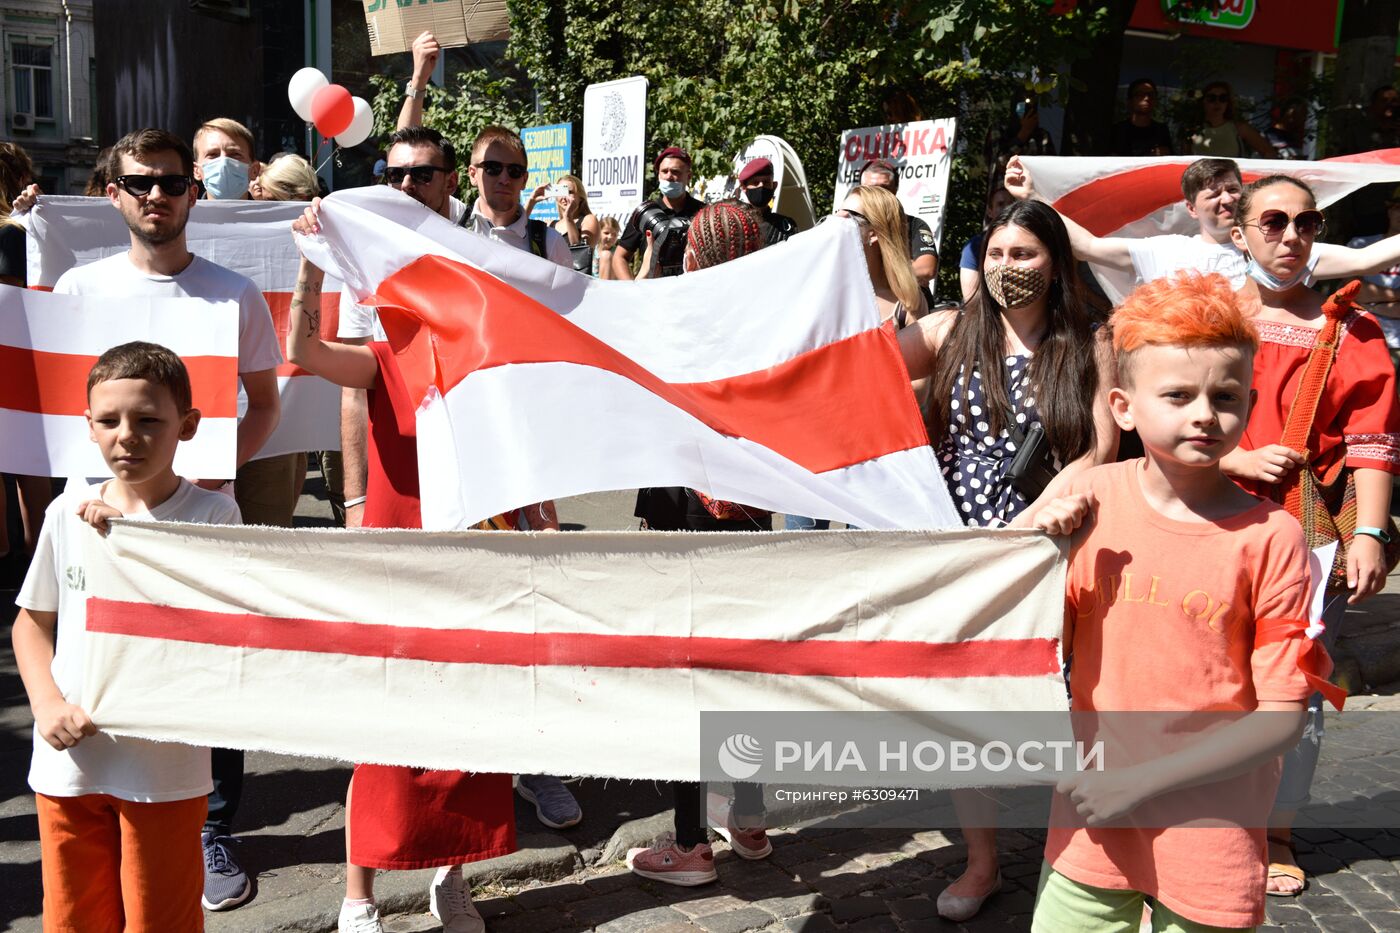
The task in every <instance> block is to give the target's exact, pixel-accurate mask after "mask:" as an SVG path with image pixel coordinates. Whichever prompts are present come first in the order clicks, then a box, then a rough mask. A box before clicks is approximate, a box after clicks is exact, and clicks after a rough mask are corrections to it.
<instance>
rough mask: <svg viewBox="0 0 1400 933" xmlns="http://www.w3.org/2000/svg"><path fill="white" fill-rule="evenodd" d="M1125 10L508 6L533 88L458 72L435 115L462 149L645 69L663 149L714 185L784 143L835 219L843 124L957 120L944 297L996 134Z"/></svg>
mask: <svg viewBox="0 0 1400 933" xmlns="http://www.w3.org/2000/svg"><path fill="white" fill-rule="evenodd" d="M1122 2H1124V0H1098V2H1094V0H1086V2H1081V3H1080V4H1078V7H1077V8H1076V9H1075V10H1074V11H1073V12H1071V13H1069V14H1068V15H1052V14H1051V13H1050V12H1049V4H1048V0H1044V2H1042V0H905V2H877V0H723V2H721V0H676V2H673V3H670V4H668V5H660V6H658V5H655V4H645V3H641V4H638V3H618V2H615V0H509V2H508V4H507V6H508V8H509V10H510V14H511V29H512V36H511V41H510V48H509V57H510V59H511V60H512V62H513V63H514V64H515V65H516V66H518V67H519V69H520V72H521V73H522V75H523V76H524V77H523V80H522V81H521V82H519V83H516V82H514V81H512V80H511V79H509V78H507V79H500V78H496V79H491V78H489V77H488V76H487V75H486V74H485V73H484V72H472V73H468V74H464V75H460V76H459V77H458V82H457V86H456V87H455V88H453V92H452V93H451V94H448V95H435V96H434V97H432V98H430V105H429V108H428V110H427V112H426V114H425V122H426V123H428V124H429V125H431V126H435V127H437V128H438V129H440V130H442V131H444V132H446V133H448V134H449V135H450V136H452V137H454V139H458V140H461V139H468V140H469V139H470V137H471V136H472V135H473V134H474V132H475V128H477V127H479V126H481V125H482V123H484V122H486V121H488V120H490V121H494V120H500V121H502V122H507V123H510V124H512V125H516V126H520V125H529V124H535V123H551V122H569V121H572V122H574V123H575V124H578V123H579V121H581V119H582V116H583V91H584V88H586V87H587V86H588V85H589V84H592V83H595V82H598V81H607V80H612V79H614V78H621V77H627V76H629V75H644V76H645V77H646V78H647V80H648V81H649V83H650V90H649V94H648V99H647V108H648V114H647V123H648V135H649V146H648V148H649V149H650V150H651V151H656V150H658V149H660V148H661V147H663V146H665V145H673V144H674V145H680V146H684V147H686V148H687V149H688V150H689V151H690V152H691V154H692V156H693V157H694V158H695V170H696V174H697V176H700V177H706V176H709V175H714V174H724V173H726V172H727V171H728V170H729V166H730V164H731V161H730V160H731V159H732V158H733V155H734V153H735V152H736V151H738V149H740V148H741V147H742V146H743V145H745V144H746V143H747V142H748V141H749V140H750V139H752V138H753V137H754V136H755V135H758V134H761V133H771V134H774V135H776V136H780V137H782V138H783V139H785V140H787V142H788V143H789V144H791V145H792V147H793V148H794V149H795V150H796V151H797V154H798V156H799V157H800V158H801V159H802V163H803V166H804V167H805V169H806V171H807V179H808V182H809V183H810V184H811V186H812V196H813V200H814V203H815V204H816V205H817V209H818V210H819V211H821V210H823V209H824V208H826V206H827V205H829V204H830V203H831V193H832V186H833V182H834V176H835V168H836V150H837V145H838V141H839V137H840V133H841V131H842V130H844V129H847V128H850V127H857V126H868V125H873V124H880V123H886V122H899V121H902V120H912V119H923V118H937V117H945V116H957V117H958V118H959V136H960V138H961V140H962V144H961V147H960V150H959V152H958V156H957V158H956V159H955V170H954V174H953V178H952V180H951V183H950V186H949V201H950V209H949V213H948V215H947V217H946V221H945V232H944V236H943V244H944V250H943V252H944V256H945V257H951V258H952V261H945V262H943V263H942V264H941V265H942V267H943V269H944V275H945V278H944V289H943V293H944V294H956V292H955V291H952V292H950V291H949V288H953V287H955V286H954V285H953V283H955V282H956V279H957V270H956V266H957V263H956V257H957V251H958V250H959V249H960V248H961V246H962V243H963V242H964V241H965V240H966V239H967V238H968V237H969V236H970V235H971V234H972V233H973V232H975V230H976V229H977V227H978V226H979V225H980V222H981V215H982V209H983V196H984V194H985V191H986V180H985V177H984V172H983V170H982V166H981V159H982V149H983V141H984V139H985V137H986V133H987V130H988V128H989V126H990V125H991V124H992V123H993V122H996V123H998V124H999V123H1000V121H1001V120H1003V119H1004V118H1005V115H1006V113H1007V111H1008V108H1009V104H1008V101H1010V100H1012V99H1013V98H1014V97H1015V96H1016V95H1020V94H1023V93H1024V92H1025V91H1026V90H1028V89H1029V90H1032V91H1033V92H1035V93H1038V94H1041V95H1044V96H1045V97H1047V98H1048V97H1049V96H1052V95H1061V96H1062V95H1065V94H1067V93H1068V92H1069V90H1070V88H1069V87H1068V84H1067V79H1066V77H1065V72H1066V71H1067V68H1066V67H1065V66H1066V65H1067V63H1069V62H1071V61H1073V60H1074V59H1075V58H1076V57H1077V56H1079V55H1081V54H1084V52H1085V51H1086V50H1087V49H1089V48H1090V46H1091V45H1092V41H1091V40H1092V38H1093V37H1094V36H1095V35H1096V32H1097V31H1098V30H1100V29H1102V27H1103V24H1104V23H1105V22H1107V18H1106V16H1105V14H1106V13H1107V12H1108V8H1109V7H1111V6H1114V5H1115V4H1117V5H1121V3H1122ZM527 82H528V83H529V85H530V86H531V87H532V88H533V90H534V92H535V94H536V95H538V106H539V112H538V113H536V112H535V103H536V101H535V100H532V99H531V98H530V96H529V95H528V94H526V93H524V91H523V89H524V86H525V84H526V83H527ZM398 95H399V90H398V87H397V86H392V87H388V86H386V88H385V93H383V94H381V95H380V96H379V97H378V98H377V99H376V101H375V108H376V115H377V117H378V118H379V123H378V127H379V128H380V129H384V128H386V127H387V128H392V125H393V120H394V116H395V115H396V113H397V109H398V105H399V103H400V102H401V100H402V98H401V97H399V96H398Z"/></svg>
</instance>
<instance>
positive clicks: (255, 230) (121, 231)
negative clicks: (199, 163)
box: [28, 195, 340, 460]
mask: <svg viewBox="0 0 1400 933" xmlns="http://www.w3.org/2000/svg"><path fill="white" fill-rule="evenodd" d="M305 209H306V205H305V204H302V203H300V202H297V201H197V202H195V206H194V208H193V209H192V210H191V211H190V221H189V225H188V226H187V227H186V228H185V237H186V241H187V242H188V244H189V248H190V251H191V252H192V253H194V254H195V255H197V256H201V257H203V258H205V259H207V260H209V261H210V262H213V263H217V264H218V265H221V266H223V267H225V268H227V269H232V270H233V271H234V272H237V273H239V274H240V275H244V276H247V277H248V278H250V279H252V280H253V282H254V283H256V284H257V286H258V288H259V289H260V290H261V291H262V293H263V297H264V298H266V299H267V303H268V307H269V308H270V309H271V311H272V321H273V324H274V325H275V327H276V329H277V335H278V337H279V338H280V339H281V340H283V341H285V340H286V336H287V312H288V309H289V307H290V303H291V295H292V286H293V285H295V284H296V280H297V266H298V264H299V263H300V261H301V254H300V253H298V252H297V248H296V244H295V243H294V242H293V240H292V234H291V226H292V221H293V220H295V219H296V218H297V217H299V216H300V215H301V213H302V211H303V210H305ZM28 224H29V237H28V260H29V262H28V266H29V285H30V287H32V288H39V289H51V288H53V286H54V284H55V283H56V282H57V281H58V278H59V276H61V275H62V274H63V273H64V272H67V271H68V270H69V269H71V268H72V267H74V266H81V265H86V264H88V263H90V262H93V261H95V260H98V259H102V258H104V257H107V256H110V255H112V254H114V253H121V252H125V251H126V250H127V249H128V248H129V247H130V245H131V237H130V234H129V233H128V231H127V228H126V224H125V223H124V222H123V221H122V217H121V214H120V213H119V212H118V211H117V210H116V209H115V208H113V207H112V205H111V202H109V201H108V200H107V199H106V198H80V197H68V196H58V197H55V196H51V195H44V196H43V197H41V198H40V199H39V202H38V204H36V205H35V207H34V210H33V211H31V212H30V213H29V215H28ZM324 292H325V294H324V300H323V303H322V306H321V330H322V333H323V334H324V335H325V337H326V339H327V340H334V339H335V335H336V326H337V322H338V320H339V315H340V295H339V292H340V283H339V282H336V281H332V280H328V281H327V282H326V286H325V290H324ZM139 336H140V338H141V339H147V340H154V341H155V342H157V343H163V342H164V341H163V340H161V339H160V335H159V334H157V333H148V334H143V335H139ZM132 339H136V338H135V337H133V338H132ZM104 349H105V348H104ZM284 350H285V347H284ZM277 385H278V388H279V390H280V393H281V397H282V417H281V420H280V421H279V422H278V424H277V429H276V430H275V431H273V432H272V436H271V437H269V438H268V439H267V442H266V443H265V444H263V447H262V449H261V450H260V451H258V453H257V455H256V456H255V457H254V458H253V459H255V460H257V459H262V458H264V457H275V456H279V455H281V454H289V453H297V452H299V451H306V450H339V449H340V390H339V388H338V387H336V386H333V385H331V384H330V383H328V382H326V381H325V380H324V379H322V378H320V377H319V376H312V375H310V374H309V373H306V372H305V371H304V370H301V369H299V368H298V367H296V366H292V365H290V364H284V365H282V366H279V367H277ZM246 406H247V400H246V398H244V397H243V393H242V392H241V391H240V392H239V412H240V413H241V412H242V411H243V409H244V408H245V407H246Z"/></svg>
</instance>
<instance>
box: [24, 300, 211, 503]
mask: <svg viewBox="0 0 1400 933" xmlns="http://www.w3.org/2000/svg"><path fill="white" fill-rule="evenodd" d="M192 306H198V307H192ZM152 339H156V340H158V342H159V343H161V344H163V345H165V346H167V347H169V348H170V349H171V350H173V351H174V352H175V353H177V354H178V355H179V356H180V357H181V359H183V360H184V361H185V367H186V368H187V369H188V370H189V373H190V388H191V390H192V391H193V396H194V407H195V408H198V409H199V411H200V414H201V415H202V416H203V417H202V418H201V420H200V422H199V430H198V431H197V432H196V434H195V436H194V438H193V439H192V440H189V441H185V442H183V443H181V444H180V446H179V448H178V450H177V452H176V454H175V470H176V472H177V473H180V474H181V475H182V476H232V475H233V474H232V473H231V472H230V471H231V470H232V469H233V464H234V459H235V455H236V453H237V447H236V445H237V432H238V306H237V305H235V304H234V303H233V302H228V301H225V302H218V303H212V304H211V303H210V302H204V301H200V300H199V299H197V298H134V299H128V300H125V301H122V302H112V301H111V300H109V299H105V298H91V297H80V296H76V295H50V294H45V293H43V292H36V291H26V290H25V289H21V288H12V287H10V286H8V285H0V438H3V439H4V443H2V444H0V472H3V473H18V474H21V475H25V476H107V475H109V474H110V472H111V470H110V468H109V467H108V466H107V464H106V463H105V462H103V460H102V454H101V453H100V452H99V451H98V449H97V445H96V444H94V443H93V442H92V440H91V439H90V438H89V437H88V425H87V419H86V418H84V417H83V412H84V411H85V410H86V409H87V407H88V406H87V375H88V370H89V369H91V368H92V364H93V363H95V362H97V358H98V357H99V356H101V355H102V354H103V353H104V352H106V351H107V350H109V349H110V348H112V347H115V346H118V345H119V344H123V343H128V342H130V341H132V340H152Z"/></svg>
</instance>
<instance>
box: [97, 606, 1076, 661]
mask: <svg viewBox="0 0 1400 933" xmlns="http://www.w3.org/2000/svg"><path fill="white" fill-rule="evenodd" d="M87 627H88V631H89V632H98V633H103V634H108V635H129V636H135V637H138V638H160V639H165V640H168V641H183V642H192V643H194V644H200V645H220V646H223V647H227V648H248V649H253V650H273V651H307V652H311V653H314V654H345V655H352V656H354V657H362V658H398V659H402V660H409V661H430V662H437V663H445V664H497V665H503V666H507V667H531V666H540V667H632V668H642V669H680V670H686V669H691V670H715V671H745V672H748V673H754V674H775V675H789V676H800V677H899V678H908V677H918V678H962V677H1040V676H1045V675H1054V674H1058V673H1059V672H1060V661H1059V656H1058V652H1057V642H1056V640H1055V639H1053V638H1017V639H1002V640H990V641H958V642H946V643H944V642H921V641H844V640H843V641H835V640H822V639H809V640H806V641H773V640H768V639H759V638H696V637H689V638H682V637H672V636H664V635H594V634H581V633H577V632H546V633H541V634H533V633H521V632H491V631H483V630H480V629H436V628H415V627H410V626H397V625H373V624H368V623H364V622H326V621H323V620H317V619H281V618H272V617H269V616H261V615H253V614H234V613H222V612H208V611H205V610H200V609H180V608H176V607H173V606H154V605H151V604H149V603H137V602H125V601H121V600H111V599H100V598H98V597H95V596H94V597H89V599H88V602H87Z"/></svg>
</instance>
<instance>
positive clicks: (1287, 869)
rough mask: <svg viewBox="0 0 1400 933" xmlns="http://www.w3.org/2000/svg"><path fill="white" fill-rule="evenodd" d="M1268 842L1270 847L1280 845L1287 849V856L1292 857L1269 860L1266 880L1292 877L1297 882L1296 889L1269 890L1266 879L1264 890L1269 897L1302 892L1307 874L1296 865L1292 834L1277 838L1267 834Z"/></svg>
mask: <svg viewBox="0 0 1400 933" xmlns="http://www.w3.org/2000/svg"><path fill="white" fill-rule="evenodd" d="M1268 843H1269V846H1270V847H1272V846H1282V847H1283V848H1285V849H1287V850H1288V854H1289V856H1290V857H1291V858H1292V861H1291V862H1274V861H1270V862H1269V877H1268V881H1273V880H1274V879H1276V878H1292V879H1293V880H1294V881H1297V882H1298V890H1296V891H1270V890H1269V888H1268V881H1266V882H1265V887H1264V892H1265V893H1266V894H1268V895H1269V896H1270V897H1297V896H1298V895H1299V894H1302V893H1303V889H1304V888H1306V887H1307V886H1308V876H1307V874H1306V873H1305V872H1304V871H1303V869H1302V868H1300V867H1299V866H1298V852H1297V850H1296V849H1294V848H1293V837H1292V834H1290V835H1289V836H1288V838H1286V839H1285V838H1279V837H1278V836H1269V837H1268Z"/></svg>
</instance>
